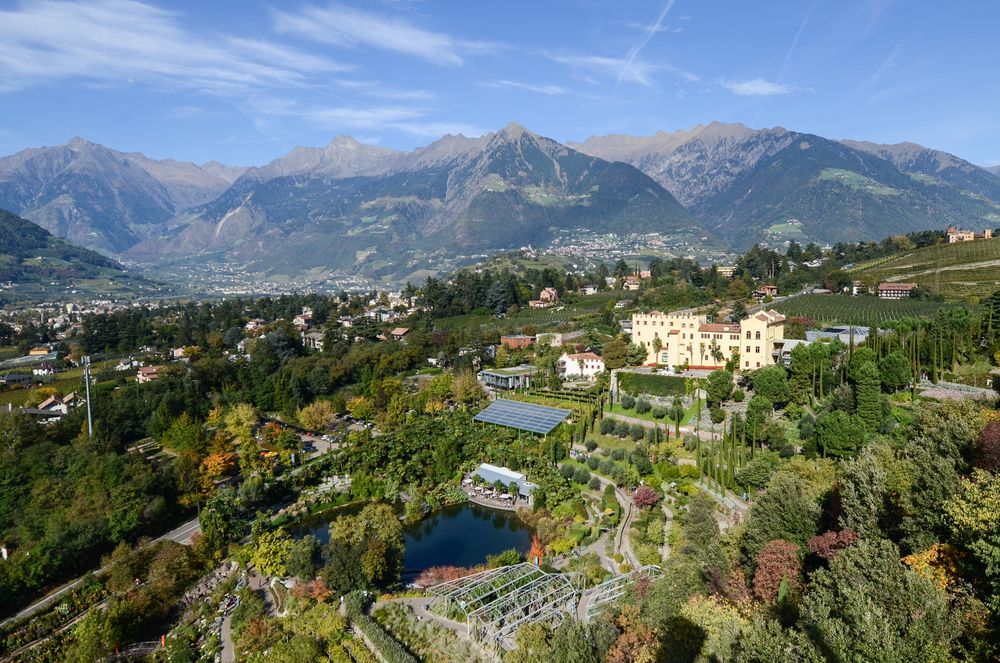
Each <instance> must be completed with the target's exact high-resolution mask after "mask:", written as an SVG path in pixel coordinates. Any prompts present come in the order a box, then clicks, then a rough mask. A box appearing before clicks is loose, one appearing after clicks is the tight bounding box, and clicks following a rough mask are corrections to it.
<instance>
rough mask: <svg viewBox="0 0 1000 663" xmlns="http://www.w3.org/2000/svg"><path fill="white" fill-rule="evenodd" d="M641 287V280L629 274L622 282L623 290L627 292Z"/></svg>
mask: <svg viewBox="0 0 1000 663" xmlns="http://www.w3.org/2000/svg"><path fill="white" fill-rule="evenodd" d="M639 285H640V279H639V277H638V276H636V275H635V274H629V275H628V276H626V277H625V280H624V281H623V282H622V288H624V289H625V290H638V289H639Z"/></svg>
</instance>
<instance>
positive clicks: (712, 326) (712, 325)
mask: <svg viewBox="0 0 1000 663" xmlns="http://www.w3.org/2000/svg"><path fill="white" fill-rule="evenodd" d="M698 331H701V332H716V333H719V332H721V333H726V334H739V333H740V326H739V325H727V324H722V323H718V322H706V323H705V324H703V325H701V326H700V327H698Z"/></svg>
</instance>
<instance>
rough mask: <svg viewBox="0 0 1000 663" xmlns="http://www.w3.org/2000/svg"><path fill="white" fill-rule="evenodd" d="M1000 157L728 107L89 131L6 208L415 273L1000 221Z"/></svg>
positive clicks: (101, 233) (228, 250)
mask: <svg viewBox="0 0 1000 663" xmlns="http://www.w3.org/2000/svg"><path fill="white" fill-rule="evenodd" d="M998 170H1000V169H994V170H992V171H991V170H987V169H984V168H980V167H978V166H975V165H973V164H971V163H969V162H967V161H964V160H962V159H960V158H958V157H955V156H953V155H950V154H947V153H945V152H941V151H937V150H932V149H928V148H925V147H922V146H919V145H915V144H912V143H900V144H897V145H879V144H874V143H868V142H859V141H849V140H843V141H838V140H831V139H827V138H823V137H821V136H817V135H813V134H808V133H801V132H796V131H790V130H787V129H784V128H781V127H777V128H770V129H760V130H754V129H750V128H748V127H745V126H743V125H740V124H721V123H711V124H708V125H704V126H701V125H699V126H697V127H694V128H693V129H690V130H684V131H676V132H659V133H657V134H654V135H652V136H646V137H636V136H625V135H610V136H595V137H591V138H589V139H587V140H586V141H584V142H581V143H568V144H561V143H559V142H557V141H554V140H552V139H549V138H545V137H543V136H539V135H537V134H535V133H532V132H531V131H529V130H527V129H525V128H524V127H521V126H520V125H517V124H510V125H508V126H506V127H504V128H503V129H501V130H500V131H497V132H496V133H492V134H487V135H485V136H482V137H478V138H467V137H465V136H461V135H459V136H452V135H448V136H445V137H443V138H441V139H440V140H438V141H436V142H434V143H431V144H430V145H428V146H426V147H422V148H419V149H416V150H414V151H412V152H404V151H396V150H390V149H386V148H383V147H378V146H373V145H364V144H361V143H359V142H358V141H356V140H354V139H353V138H350V137H347V136H339V137H337V138H335V139H334V140H333V141H331V142H330V143H329V144H328V145H327V146H325V147H322V148H312V147H298V148H295V149H293V150H292V151H291V152H289V153H288V154H287V155H285V156H283V157H280V158H278V159H275V160H274V161H272V162H270V163H268V164H266V165H264V166H261V167H251V168H240V167H230V166H224V165H222V164H219V163H216V162H209V163H205V164H200V165H197V164H193V163H185V162H180V161H173V160H164V161H157V160H154V159H150V158H147V157H145V156H143V155H141V154H136V153H124V152H118V151H115V150H112V149H109V148H107V147H104V146H101V145H97V144H94V143H90V142H88V141H85V140H83V139H79V138H75V139H73V140H71V141H70V142H68V143H66V144H65V145H61V146H57V147H44V148H33V149H28V150H24V151H22V152H19V153H18V154H15V155H12V156H9V157H4V158H0V208H4V209H9V210H11V211H13V212H16V213H18V214H20V215H22V216H24V217H26V218H28V219H31V220H32V221H35V222H37V223H38V224H40V225H41V226H43V227H45V228H47V229H48V230H50V231H52V232H53V233H54V234H56V235H58V236H59V237H63V238H66V239H69V240H71V241H73V242H75V243H78V244H81V245H83V246H86V247H88V248H93V249H95V250H98V251H101V252H103V253H105V254H107V255H112V256H115V257H121V258H124V259H127V260H130V261H136V262H138V263H140V264H150V265H164V264H170V263H172V262H173V261H178V260H188V261H192V260H193V261H195V262H201V263H203V264H211V263H213V262H216V261H220V260H224V261H227V262H230V263H235V264H238V265H241V266H243V267H245V269H247V270H248V271H250V272H253V273H259V274H268V275H284V276H286V277H288V278H295V277H296V276H298V275H301V274H304V273H312V274H315V273H324V272H325V273H350V274H365V275H369V276H380V277H394V278H402V277H405V276H407V275H409V274H411V273H414V272H417V271H419V270H421V269H433V268H434V266H435V264H436V263H437V262H439V261H440V260H441V259H442V258H444V257H447V256H454V255H470V256H471V255H481V254H483V253H487V252H490V251H495V250H502V249H508V248H514V247H519V246H523V245H526V244H533V245H536V246H544V245H545V244H546V243H547V242H549V241H550V240H551V239H552V238H553V237H555V236H556V235H557V234H559V233H565V232H572V231H574V230H576V229H587V230H591V231H594V232H602V233H603V232H609V233H619V234H629V233H637V232H642V233H661V234H664V235H678V236H686V237H690V238H699V237H711V238H712V239H714V240H717V241H719V242H722V243H725V244H728V245H729V246H731V247H733V248H736V249H742V248H746V247H748V246H749V245H751V244H753V243H754V242H757V241H769V242H771V243H780V242H781V241H783V240H786V239H797V240H799V241H806V240H812V241H818V242H837V241H849V242H854V241H860V240H868V239H880V238H882V237H885V236H886V235H890V234H897V233H904V232H910V231H915V230H923V229H932V228H944V227H946V226H948V225H952V224H954V225H957V226H966V227H972V228H977V229H978V228H980V227H983V226H995V225H997V222H998V221H1000V176H998V174H1000V173H998V172H997V171H998Z"/></svg>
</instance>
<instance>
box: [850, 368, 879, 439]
mask: <svg viewBox="0 0 1000 663" xmlns="http://www.w3.org/2000/svg"><path fill="white" fill-rule="evenodd" d="M881 384H882V383H881V380H880V379H879V374H878V368H876V367H875V364H874V363H872V362H865V363H864V364H862V365H861V367H860V368H859V369H858V375H857V386H856V390H855V395H854V400H855V408H856V411H857V414H858V416H859V417H861V420H862V421H863V422H864V424H865V428H866V429H867V430H868V431H870V432H873V431H875V430H877V429H878V425H879V423H880V422H881V420H882V389H881Z"/></svg>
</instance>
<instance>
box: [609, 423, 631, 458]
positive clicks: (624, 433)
mask: <svg viewBox="0 0 1000 663" xmlns="http://www.w3.org/2000/svg"><path fill="white" fill-rule="evenodd" d="M628 432H629V425H628V422H627V421H621V420H619V421H618V423H617V424H615V435H617V436H618V437H628ZM612 455H614V452H612Z"/></svg>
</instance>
